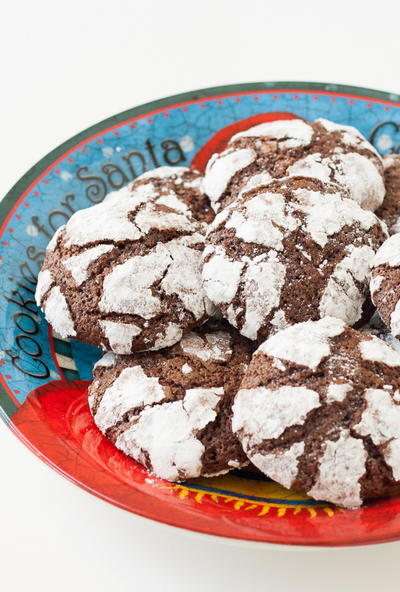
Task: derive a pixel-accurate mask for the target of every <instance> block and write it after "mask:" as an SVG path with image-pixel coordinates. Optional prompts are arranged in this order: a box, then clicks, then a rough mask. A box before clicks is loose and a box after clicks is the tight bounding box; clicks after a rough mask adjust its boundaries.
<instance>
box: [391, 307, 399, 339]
mask: <svg viewBox="0 0 400 592" xmlns="http://www.w3.org/2000/svg"><path fill="white" fill-rule="evenodd" d="M390 329H391V331H392V333H393V335H394V337H400V300H398V301H397V304H396V306H395V307H394V310H393V312H392V314H391V315H390Z"/></svg>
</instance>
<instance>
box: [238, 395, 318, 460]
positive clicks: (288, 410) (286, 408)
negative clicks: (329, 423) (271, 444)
mask: <svg viewBox="0 0 400 592" xmlns="http://www.w3.org/2000/svg"><path fill="white" fill-rule="evenodd" d="M320 404H321V403H320V400H319V395H318V393H317V392H315V391H313V390H310V389H307V388H304V387H302V386H298V387H292V386H283V387H280V388H278V389H276V390H270V389H266V388H265V387H256V388H252V389H240V390H239V391H238V393H237V395H236V397H235V403H234V405H233V419H232V429H233V431H234V432H236V433H242V438H241V442H242V444H243V447H244V449H245V451H246V453H247V454H249V450H250V449H252V448H253V447H254V446H257V444H261V443H262V442H263V440H267V439H272V438H278V437H279V436H280V435H281V434H283V432H284V431H285V430H286V428H288V427H290V426H293V425H297V424H302V423H303V422H304V420H305V418H306V417H307V415H308V413H309V412H310V411H311V410H312V409H315V408H316V407H319V406H320Z"/></svg>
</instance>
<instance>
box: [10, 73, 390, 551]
mask: <svg viewBox="0 0 400 592" xmlns="http://www.w3.org/2000/svg"><path fill="white" fill-rule="evenodd" d="M296 90H298V91H301V92H303V93H304V92H308V93H310V94H311V93H312V92H317V93H320V94H321V93H322V94H331V93H334V94H335V95H337V96H340V95H342V96H344V97H349V96H351V97H352V98H361V99H368V98H370V99H372V100H374V101H375V102H384V103H385V104H387V103H390V104H393V105H394V106H397V107H400V94H397V93H391V92H387V91H383V90H376V89H372V88H367V87H360V86H353V85H344V84H336V83H327V82H307V81H272V82H266V81H264V82H246V83H234V84H228V85H221V86H212V87H205V88H201V89H194V90H190V91H186V92H182V93H178V94H174V95H168V96H166V97H162V98H159V99H155V100H152V101H148V102H146V103H142V104H140V105H137V106H135V107H132V108H129V109H126V110H124V111H121V112H118V113H116V114H114V115H111V116H109V117H106V118H105V119H102V120H101V121H99V122H97V123H95V124H93V125H91V126H89V127H87V128H85V129H84V130H82V131H80V132H78V133H77V134H75V135H73V136H71V137H69V138H68V139H67V140H65V141H64V142H62V143H61V144H59V145H58V146H56V147H55V148H53V149H52V150H50V151H49V152H47V153H46V154H45V155H44V156H43V157H42V158H41V159H40V160H38V161H37V162H36V163H35V164H34V165H33V166H32V167H31V168H29V169H28V170H27V171H26V173H24V174H23V175H22V176H21V177H20V178H19V179H18V180H17V181H16V183H15V184H14V185H13V186H12V187H11V189H10V190H9V191H8V192H7V193H6V194H5V196H4V197H3V198H2V199H1V202H0V227H3V225H4V224H5V223H6V222H7V219H8V218H9V216H10V215H11V214H12V211H13V208H14V206H15V205H16V202H17V200H18V198H19V197H20V196H21V194H22V193H23V192H24V191H26V189H27V188H28V187H29V186H30V184H31V183H32V182H33V181H36V180H37V178H38V176H40V175H42V174H44V173H45V172H46V169H47V168H48V167H49V166H54V164H55V161H56V160H57V159H58V158H60V157H61V156H62V157H63V158H64V157H65V155H66V153H68V151H72V150H75V149H76V148H77V147H78V146H79V145H81V144H84V143H85V141H86V140H88V139H89V138H90V139H92V138H94V137H96V135H101V134H103V133H104V132H105V131H106V130H108V129H112V128H113V127H118V126H119V125H120V124H121V123H122V122H125V123H126V122H129V120H130V119H136V118H138V117H140V116H141V115H144V114H146V115H147V114H154V113H157V112H158V111H161V110H163V109H165V108H166V107H168V106H174V107H179V106H180V105H181V104H188V103H190V102H199V101H201V100H203V99H207V98H210V97H213V98H214V97H215V98H223V97H224V96H230V95H234V94H252V93H254V92H257V91H259V92H262V91H277V92H278V91H286V92H287V91H296ZM0 388H1V390H3V385H0ZM0 417H1V419H2V420H3V421H4V423H5V424H6V426H7V427H8V428H9V429H10V430H11V432H13V433H14V435H15V436H16V437H17V438H18V440H20V441H21V442H22V443H23V444H24V445H25V446H26V447H27V448H28V449H29V450H31V451H32V452H33V453H34V454H35V456H36V457H38V458H39V459H40V460H42V461H44V462H45V464H46V465H47V466H49V467H50V468H52V469H53V470H55V472H56V473H58V474H59V475H60V476H63V477H64V478H66V479H68V481H70V482H71V483H73V484H75V485H78V486H79V487H80V488H81V489H83V490H84V491H86V492H87V493H91V494H94V495H96V497H98V498H99V499H101V500H103V501H105V502H109V503H112V504H113V505H114V506H116V507H119V508H120V509H121V510H124V509H125V508H123V507H122V506H121V505H119V504H118V503H115V502H114V501H113V500H111V499H109V498H108V497H107V496H103V495H101V493H99V492H96V491H94V490H92V489H91V488H90V487H88V486H86V485H85V483H83V482H82V481H80V480H77V479H74V478H72V477H71V478H70V477H69V476H68V475H67V474H66V473H65V472H63V471H62V470H61V469H60V468H59V467H57V466H56V465H55V464H54V463H52V462H51V460H50V459H48V458H47V457H46V456H45V455H44V454H42V453H41V452H40V450H38V449H36V447H35V445H34V444H33V443H31V442H29V441H28V440H27V439H26V438H24V436H23V434H22V433H20V432H19V430H18V429H17V427H16V426H14V425H13V422H12V418H10V417H9V415H8V414H7V412H6V411H5V410H4V409H3V408H2V407H0ZM129 513H134V514H135V515H138V516H140V517H142V518H146V519H147V520H148V519H150V520H152V522H156V523H157V524H163V525H166V526H169V527H172V528H177V529H178V530H179V531H181V532H184V533H191V534H196V535H201V536H202V537H203V538H204V537H211V538H212V539H214V541H215V540H217V541H221V542H226V543H230V544H236V545H247V546H248V545H251V546H254V545H257V547H258V548H259V547H260V545H261V546H263V547H265V548H267V549H281V550H283V549H287V550H299V549H302V550H309V549H313V550H315V549H342V548H348V547H361V546H366V545H374V544H382V543H389V542H394V541H396V540H399V539H400V533H399V535H398V536H393V537H390V538H386V539H381V540H367V541H366V542H365V543H355V544H354V545H352V544H334V543H333V544H329V543H328V544H326V543H325V544H319V545H318V544H315V545H293V544H290V543H288V544H285V543H275V542H267V541H255V540H251V539H250V540H248V539H243V538H241V537H231V536H224V535H219V534H214V533H209V532H204V531H199V530H194V529H192V528H190V527H189V526H181V525H176V524H173V522H170V523H169V522H166V521H160V520H157V519H155V518H152V517H150V516H146V515H145V514H144V513H140V512H136V511H135V512H129Z"/></svg>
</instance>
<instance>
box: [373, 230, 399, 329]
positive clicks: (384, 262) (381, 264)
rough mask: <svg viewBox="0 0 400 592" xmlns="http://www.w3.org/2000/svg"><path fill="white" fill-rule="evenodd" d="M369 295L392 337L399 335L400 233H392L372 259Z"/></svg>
mask: <svg viewBox="0 0 400 592" xmlns="http://www.w3.org/2000/svg"><path fill="white" fill-rule="evenodd" d="M370 288H371V297H372V301H373V303H374V304H375V306H376V307H377V309H378V311H379V314H380V316H381V317H382V319H383V320H384V322H385V324H386V325H387V327H389V329H390V331H391V333H392V334H393V336H394V337H400V233H398V234H393V235H392V236H391V237H389V238H388V239H387V240H386V241H385V242H384V243H383V245H382V246H381V248H380V249H379V250H378V252H377V253H376V255H375V257H374V258H373V260H372V272H371V283H370Z"/></svg>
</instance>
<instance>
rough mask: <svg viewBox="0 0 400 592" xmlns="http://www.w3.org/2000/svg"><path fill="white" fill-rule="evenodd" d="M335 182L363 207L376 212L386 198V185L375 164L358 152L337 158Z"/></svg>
mask: <svg viewBox="0 0 400 592" xmlns="http://www.w3.org/2000/svg"><path fill="white" fill-rule="evenodd" d="M336 169H337V170H336V171H335V174H334V180H335V181H336V182H337V183H340V184H341V185H343V186H344V187H347V188H348V189H349V191H350V195H351V197H352V199H354V200H355V201H356V202H357V203H358V204H360V206H361V207H363V208H365V209H367V210H372V211H374V210H376V209H377V208H378V207H379V206H380V205H381V203H382V202H383V198H384V197H385V193H386V190H385V184H384V181H383V178H382V175H381V174H380V171H379V170H378V169H377V167H376V166H375V164H374V163H373V162H371V160H370V159H369V158H367V157H366V156H363V155H362V154H358V153H357V152H348V153H346V154H340V155H338V156H337V165H336Z"/></svg>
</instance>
